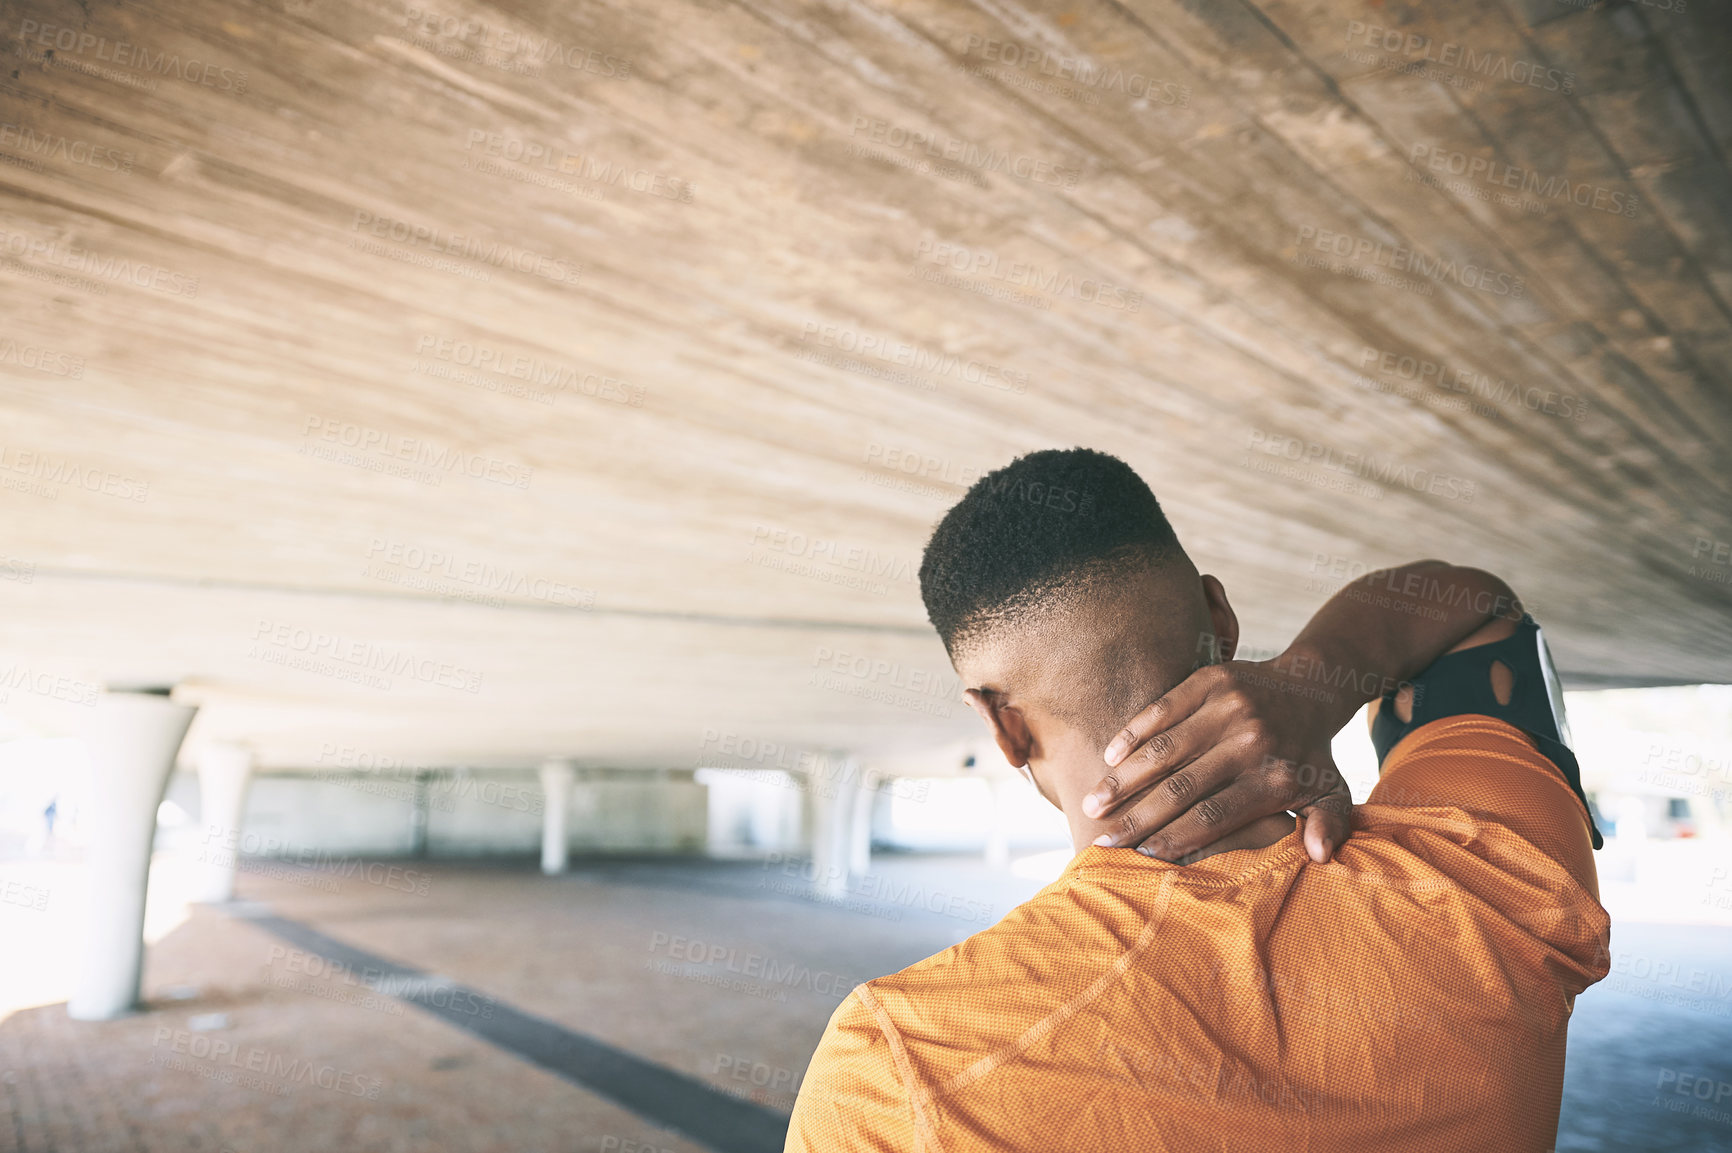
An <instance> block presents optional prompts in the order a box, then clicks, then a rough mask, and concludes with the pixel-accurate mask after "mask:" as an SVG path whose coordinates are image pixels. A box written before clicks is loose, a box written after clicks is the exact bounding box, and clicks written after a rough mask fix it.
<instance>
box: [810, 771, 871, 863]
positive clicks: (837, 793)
mask: <svg viewBox="0 0 1732 1153" xmlns="http://www.w3.org/2000/svg"><path fill="white" fill-rule="evenodd" d="M826 762H827V763H836V764H837V766H838V769H837V771H835V772H826V771H824V767H822V766H821V767H819V768H818V769H816V770H814V771H813V772H812V774H811V777H810V787H811V795H812V887H813V888H815V889H816V890H817V891H818V892H819V893H821V894H822V895H824V896H826V897H840V896H843V895H844V894H845V893H847V891H848V865H849V857H850V855H851V854H850V851H849V840H850V834H851V833H852V832H853V820H852V817H853V812H854V806H853V803H852V802H853V800H854V796H855V794H856V793H858V792H859V789H858V787H857V786H856V785H855V782H854V781H852V780H850V779H849V777H848V769H849V768H850V767H851V765H852V762H849V761H843V760H837V759H836V758H834V756H832V757H827V758H826Z"/></svg>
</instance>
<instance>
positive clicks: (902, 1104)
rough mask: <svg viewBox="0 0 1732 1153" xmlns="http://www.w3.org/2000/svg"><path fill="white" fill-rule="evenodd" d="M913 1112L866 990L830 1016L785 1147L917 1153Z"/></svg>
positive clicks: (789, 1152) (792, 1151) (795, 1152)
mask: <svg viewBox="0 0 1732 1153" xmlns="http://www.w3.org/2000/svg"><path fill="white" fill-rule="evenodd" d="M915 1148H916V1144H915V1136H914V1111H913V1105H912V1103H911V1102H910V1100H909V1096H908V1090H907V1087H906V1086H905V1085H904V1084H903V1082H902V1078H901V1077H900V1076H899V1075H898V1073H897V1069H896V1060H895V1056H894V1054H893V1052H892V1050H891V1045H890V1042H889V1041H888V1039H886V1037H885V1035H884V1031H883V1030H882V1029H881V1028H880V1027H879V1024H878V1021H877V1019H876V1017H875V1016H874V1014H873V1013H872V1012H871V1011H870V1010H869V1009H868V1008H867V1007H866V1005H865V1003H864V1002H863V1001H862V999H861V997H860V992H859V990H855V991H854V992H852V993H850V994H848V998H847V999H846V1000H845V1001H843V1002H842V1004H841V1005H840V1006H839V1007H838V1008H837V1009H836V1012H835V1013H834V1014H832V1015H831V1017H830V1024H829V1025H828V1026H826V1027H825V1029H824V1036H823V1039H822V1040H820V1041H819V1042H818V1050H817V1052H815V1053H813V1054H812V1061H811V1064H810V1065H808V1066H807V1067H806V1076H805V1077H804V1078H803V1079H802V1081H801V1083H800V1094H799V1096H798V1097H797V1098H796V1099H795V1101H794V1114H793V1116H792V1117H791V1118H790V1119H789V1122H788V1140H787V1144H786V1145H785V1146H784V1149H785V1151H786V1153H806V1151H808V1150H810V1151H813V1153H817V1151H823V1153H832V1151H834V1150H850V1151H852V1150H866V1151H870V1153H912V1151H913V1150H915Z"/></svg>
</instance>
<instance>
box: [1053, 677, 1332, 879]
mask: <svg viewBox="0 0 1732 1153" xmlns="http://www.w3.org/2000/svg"><path fill="white" fill-rule="evenodd" d="M1283 666H1285V667H1283ZM1296 668H1297V669H1299V670H1302V669H1303V668H1304V658H1303V657H1296V654H1294V653H1293V651H1292V650H1289V651H1288V652H1287V653H1284V654H1282V656H1280V657H1277V658H1276V659H1275V660H1272V661H1229V662H1227V663H1226V664H1219V665H1208V666H1205V667H1203V668H1200V669H1198V670H1197V671H1196V672H1194V673H1192V674H1191V675H1190V676H1189V677H1186V678H1185V680H1184V681H1182V682H1181V683H1180V684H1179V685H1178V686H1177V687H1176V688H1174V689H1173V690H1172V691H1171V692H1169V693H1168V694H1167V695H1166V696H1164V697H1162V698H1161V699H1160V700H1158V701H1156V702H1155V703H1154V704H1152V705H1150V706H1149V707H1148V708H1146V709H1144V710H1143V711H1142V712H1141V713H1138V714H1137V716H1136V718H1135V719H1133V720H1132V721H1131V723H1130V724H1128V725H1127V726H1125V729H1124V731H1123V732H1121V733H1120V734H1119V735H1118V736H1117V737H1115V738H1114V739H1113V743H1112V744H1110V745H1108V746H1107V750H1106V763H1107V765H1108V766H1110V767H1112V768H1113V770H1114V771H1113V772H1111V773H1109V774H1108V775H1107V776H1106V777H1105V778H1104V779H1103V780H1102V781H1101V783H1100V784H1099V785H1097V786H1096V787H1095V790H1094V791H1093V792H1092V793H1090V794H1089V795H1088V797H1086V798H1085V799H1084V800H1083V813H1084V814H1085V815H1087V816H1090V817H1096V818H1107V817H1112V816H1115V815H1116V816H1117V818H1118V825H1117V829H1116V830H1115V832H1113V833H1109V834H1106V835H1105V836H1103V838H1102V839H1101V840H1099V841H1096V842H1095V843H1096V844H1110V845H1116V846H1122V847H1132V846H1136V847H1138V849H1139V851H1140V852H1143V853H1145V854H1147V855H1149V856H1152V857H1158V858H1160V859H1162V860H1167V861H1178V860H1179V859H1181V858H1183V857H1185V856H1187V855H1188V854H1190V853H1192V852H1195V851H1196V850H1198V849H1202V848H1204V847H1206V846H1208V845H1209V844H1211V843H1213V842H1215V841H1218V840H1220V839H1221V838H1223V837H1226V836H1228V835H1229V834H1231V833H1234V832H1237V831H1238V830H1239V829H1242V828H1244V827H1245V826H1246V825H1249V824H1251V823H1252V822H1253V821H1256V820H1259V819H1261V818H1263V817H1267V816H1271V815H1273V814H1276V813H1281V812H1285V811H1288V810H1292V811H1293V812H1295V813H1297V814H1299V816H1300V817H1301V818H1302V819H1303V820H1304V822H1305V828H1304V842H1305V849H1306V852H1308V853H1309V854H1310V856H1311V859H1312V860H1313V861H1316V862H1318V863H1319V864H1321V863H1324V862H1326V861H1328V860H1329V859H1330V858H1331V857H1332V856H1333V855H1334V852H1335V849H1336V846H1338V845H1340V844H1341V843H1342V842H1343V841H1345V840H1346V839H1347V834H1348V831H1349V824H1348V821H1349V815H1350V811H1351V809H1352V805H1353V797H1352V795H1351V793H1350V792H1349V790H1348V788H1347V782H1346V781H1344V780H1343V779H1342V778H1341V774H1340V772H1339V771H1337V770H1336V768H1335V760H1334V757H1333V755H1332V753H1331V751H1330V739H1331V738H1332V737H1333V736H1334V735H1335V733H1336V732H1338V731H1339V730H1340V729H1341V727H1342V725H1343V724H1344V723H1345V722H1346V720H1347V718H1348V717H1350V716H1351V715H1352V713H1353V711H1354V710H1356V709H1357V708H1358V707H1359V701H1358V700H1356V699H1354V700H1349V699H1348V698H1347V697H1346V696H1345V695H1344V694H1341V693H1335V692H1331V690H1329V689H1328V688H1325V687H1323V686H1322V685H1321V684H1319V683H1318V681H1317V680H1316V679H1315V678H1311V677H1306V676H1304V675H1302V673H1301V672H1299V671H1295V669H1296ZM1344 710H1345V712H1344Z"/></svg>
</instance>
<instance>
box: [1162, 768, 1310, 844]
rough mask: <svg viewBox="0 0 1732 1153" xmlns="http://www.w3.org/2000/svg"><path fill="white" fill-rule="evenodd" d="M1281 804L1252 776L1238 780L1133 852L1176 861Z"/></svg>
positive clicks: (1202, 802) (1167, 826) (1188, 811)
mask: <svg viewBox="0 0 1732 1153" xmlns="http://www.w3.org/2000/svg"><path fill="white" fill-rule="evenodd" d="M1284 811H1285V810H1284V808H1283V807H1282V806H1281V804H1280V803H1279V802H1277V801H1275V800H1274V799H1273V798H1271V797H1270V796H1269V794H1268V791H1267V790H1266V789H1265V788H1264V787H1263V786H1262V784H1261V783H1260V782H1258V781H1257V780H1256V779H1255V778H1253V777H1239V778H1237V779H1236V780H1234V781H1233V782H1232V783H1231V784H1229V785H1228V786H1227V787H1226V788H1224V789H1222V790H1221V791H1220V792H1218V793H1211V794H1209V795H1208V796H1205V797H1203V798H1201V799H1200V800H1198V801H1197V803H1196V804H1194V805H1192V806H1191V807H1190V808H1188V809H1186V810H1185V811H1184V812H1183V813H1181V814H1180V815H1179V816H1178V817H1176V818H1174V819H1173V820H1172V821H1169V822H1168V823H1167V825H1166V827H1165V828H1162V827H1160V826H1158V825H1146V826H1144V828H1145V829H1154V830H1156V831H1155V832H1154V833H1153V835H1152V836H1149V837H1147V839H1145V840H1144V841H1143V843H1142V844H1141V845H1140V846H1138V847H1137V851H1138V852H1141V853H1145V854H1147V855H1148V856H1151V857H1156V858H1159V859H1160V860H1163V861H1179V860H1181V859H1182V858H1184V857H1187V856H1189V855H1190V854H1191V853H1194V852H1196V851H1197V850H1198V849H1205V848H1208V847H1209V846H1210V845H1212V844H1214V843H1215V842H1216V841H1221V840H1225V839H1227V838H1229V837H1231V836H1232V835H1233V834H1234V833H1236V832H1238V831H1239V830H1240V829H1243V828H1244V827H1245V826H1246V825H1249V824H1251V823H1252V822H1253V821H1257V820H1260V819H1261V818H1263V817H1267V816H1269V815H1271V814H1273V813H1280V812H1284Z"/></svg>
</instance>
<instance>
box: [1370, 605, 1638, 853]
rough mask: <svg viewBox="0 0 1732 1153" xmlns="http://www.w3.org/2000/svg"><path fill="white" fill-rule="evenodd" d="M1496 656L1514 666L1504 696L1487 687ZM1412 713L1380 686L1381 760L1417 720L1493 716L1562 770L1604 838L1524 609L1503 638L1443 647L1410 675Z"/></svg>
mask: <svg viewBox="0 0 1732 1153" xmlns="http://www.w3.org/2000/svg"><path fill="white" fill-rule="evenodd" d="M1499 662H1501V663H1502V664H1503V665H1504V666H1505V667H1507V668H1508V669H1509V670H1510V672H1511V673H1513V674H1514V681H1515V683H1514V685H1513V687H1512V688H1511V691H1510V698H1509V704H1507V705H1505V704H1499V703H1498V699H1497V695H1496V694H1495V693H1494V692H1493V691H1492V687H1491V667H1492V665H1494V664H1497V663H1499ZM1410 683H1411V684H1412V685H1413V719H1412V720H1410V721H1406V722H1403V721H1401V720H1399V719H1398V718H1397V717H1396V715H1395V693H1393V692H1388V693H1385V694H1383V703H1382V704H1381V705H1380V706H1379V707H1378V710H1377V718H1376V719H1375V720H1374V721H1372V723H1371V743H1372V745H1373V746H1374V747H1375V748H1376V749H1377V764H1378V766H1379V768H1381V767H1382V765H1383V762H1384V761H1385V760H1386V759H1388V757H1389V751H1390V750H1391V749H1393V748H1394V747H1395V746H1396V745H1398V744H1400V743H1401V739H1402V738H1403V737H1405V736H1407V734H1408V733H1411V732H1412V731H1413V730H1415V729H1417V728H1419V727H1420V726H1422V725H1427V724H1430V723H1431V722H1432V721H1437V720H1442V719H1443V718H1444V717H1454V716H1463V715H1467V714H1473V715H1478V716H1487V717H1492V718H1494V719H1496V720H1500V721H1504V722H1505V723H1507V724H1510V725H1513V726H1515V727H1516V728H1518V729H1520V730H1521V731H1522V732H1524V733H1526V734H1527V735H1528V736H1529V737H1531V738H1532V739H1533V741H1534V744H1535V745H1537V746H1538V747H1539V751H1540V754H1541V755H1542V756H1544V757H1545V758H1546V759H1547V760H1549V761H1551V763H1552V764H1554V765H1556V766H1557V767H1558V771H1559V772H1561V773H1563V775H1564V780H1566V781H1568V782H1569V785H1570V788H1571V789H1573V790H1575V794H1576V796H1577V798H1578V799H1580V800H1581V802H1582V808H1583V809H1585V810H1586V811H1587V814H1588V832H1589V834H1590V835H1591V836H1592V837H1593V842H1594V848H1596V849H1597V848H1599V847H1600V846H1601V845H1603V844H1604V843H1605V841H1604V839H1603V838H1602V837H1601V836H1600V830H1599V828H1598V827H1597V826H1596V825H1595V824H1594V815H1593V814H1594V810H1593V806H1592V805H1590V804H1588V797H1587V794H1586V793H1584V792H1582V770H1581V766H1580V765H1578V764H1576V754H1575V753H1574V752H1572V751H1571V750H1570V724H1569V720H1568V718H1567V717H1565V716H1564V693H1563V687H1562V686H1561V685H1560V684H1559V683H1558V674H1557V670H1556V669H1554V668H1553V667H1552V654H1551V650H1550V649H1548V648H1547V647H1546V638H1545V636H1544V634H1542V633H1541V632H1540V626H1539V625H1537V624H1535V623H1534V618H1533V617H1531V616H1528V615H1527V614H1525V613H1524V614H1523V615H1522V623H1521V625H1520V626H1519V627H1517V629H1516V631H1515V632H1513V633H1511V634H1510V635H1509V636H1507V637H1505V638H1504V639H1503V640H1501V641H1493V642H1492V643H1491V644H1488V645H1476V646H1475V647H1473V648H1471V649H1462V650H1461V651H1460V652H1454V653H1446V654H1445V655H1443V656H1441V657H1438V658H1437V659H1436V660H1435V661H1432V662H1431V664H1430V665H1428V666H1427V667H1426V669H1425V671H1424V672H1422V673H1420V674H1419V675H1418V676H1417V677H1414V678H1413V680H1412V681H1411V682H1410Z"/></svg>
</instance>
